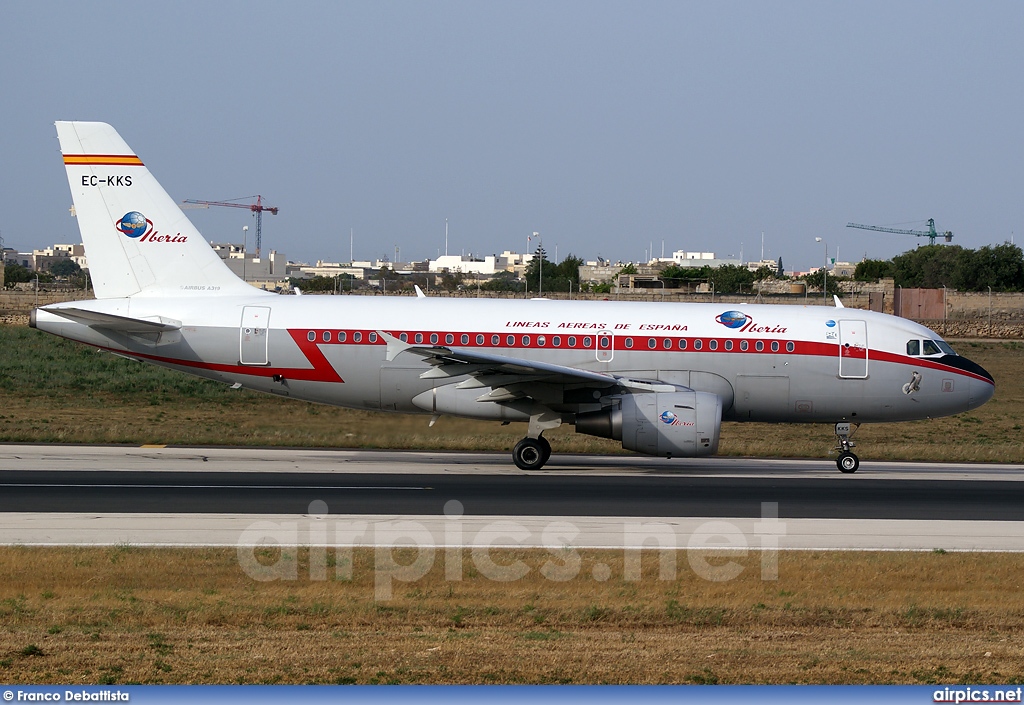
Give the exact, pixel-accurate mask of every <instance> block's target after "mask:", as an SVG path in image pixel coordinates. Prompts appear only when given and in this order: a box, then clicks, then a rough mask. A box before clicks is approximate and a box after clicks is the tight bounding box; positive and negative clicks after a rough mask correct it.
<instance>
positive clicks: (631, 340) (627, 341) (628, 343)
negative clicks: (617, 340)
mask: <svg viewBox="0 0 1024 705" xmlns="http://www.w3.org/2000/svg"><path fill="white" fill-rule="evenodd" d="M626 347H627V348H632V347H633V339H632V338H626Z"/></svg>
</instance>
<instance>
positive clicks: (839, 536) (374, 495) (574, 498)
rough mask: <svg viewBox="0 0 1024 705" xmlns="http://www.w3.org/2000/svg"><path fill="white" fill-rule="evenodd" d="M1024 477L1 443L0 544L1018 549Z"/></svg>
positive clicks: (967, 468)
mask: <svg viewBox="0 0 1024 705" xmlns="http://www.w3.org/2000/svg"><path fill="white" fill-rule="evenodd" d="M1022 480H1024V467H1021V466H1010V465H998V466H996V465H977V466H975V465H951V464H918V463H870V462H865V463H864V464H862V466H861V470H860V471H859V472H858V473H857V474H855V475H843V474H841V473H839V472H838V471H837V470H836V469H835V465H834V464H833V463H831V462H830V461H828V460H827V459H822V460H820V461H793V460H751V459H735V458H709V459H699V460H695V459H681V460H665V459H658V458H646V457H644V458H641V457H635V456H571V455H570V456H554V457H553V458H552V461H551V463H550V464H549V465H548V466H547V467H545V468H544V469H543V470H541V471H536V472H530V473H525V472H521V471H519V470H518V469H517V468H515V466H514V465H512V464H511V462H510V460H509V459H508V458H507V456H506V455H505V454H504V453H501V454H498V453H494V454H490V453H450V452H395V451H335V450H307V449H302V450H288V449H251V448H230V449H227V448H212V449H201V448H129V447H116V446H115V447H111V446H14V445H7V446H0V543H5V544H12V543H90V544H92V543H140V544H142V543H145V544H157V545H166V544H178V545H181V544H195V543H201V544H204V545H209V544H217V545H232V544H237V543H239V541H240V540H242V538H243V534H245V533H246V531H247V530H248V529H249V528H251V527H252V526H253V525H254V524H257V523H259V522H271V523H275V522H276V523H277V524H281V523H282V522H288V521H291V522H295V521H296V520H298V521H299V522H300V523H301V522H302V521H306V522H307V523H308V521H310V520H311V519H310V515H315V517H314V519H315V520H316V521H325V520H326V521H328V523H332V524H334V525H335V527H337V526H342V525H344V526H350V525H351V524H352V522H357V523H361V524H366V526H367V527H369V530H368V531H364V532H363V534H362V535H361V538H356V539H353V542H354V543H356V544H359V543H360V542H362V543H364V544H371V543H372V544H376V543H379V542H380V541H381V540H386V541H388V542H390V543H392V544H393V543H394V542H395V536H394V532H393V531H391V533H387V531H384V529H381V531H378V529H379V528H380V527H382V526H383V525H384V524H388V525H389V526H392V527H393V525H395V524H396V522H402V521H405V522H407V523H408V522H413V523H417V524H418V525H420V526H421V527H423V528H424V531H426V532H428V533H430V535H431V537H432V541H433V543H435V544H437V545H442V544H446V543H451V542H452V541H449V540H448V539H450V538H451V534H452V527H453V525H454V524H453V522H457V525H458V527H460V528H459V533H460V534H461V538H459V539H458V541H459V542H461V543H462V544H463V545H471V544H472V543H473V541H474V540H476V539H474V538H473V537H478V536H479V532H480V531H481V530H483V529H484V528H485V527H487V526H493V525H494V524H495V523H502V522H504V523H506V524H508V523H513V524H517V525H519V526H521V527H523V528H524V529H525V531H526V532H528V533H529V534H530V535H531V536H533V535H534V534H535V535H536V536H535V538H533V539H529V540H527V539H523V540H520V539H516V540H514V541H509V542H507V543H508V545H516V546H525V545H549V544H550V540H549V539H550V537H548V539H545V538H544V533H545V527H550V526H551V525H553V524H557V523H559V522H560V523H563V524H569V525H571V526H572V527H575V530H576V533H575V535H574V536H573V537H572V539H571V543H572V544H573V545H578V546H594V547H618V546H621V545H624V544H628V543H629V542H630V540H631V539H630V535H631V534H630V532H631V531H633V532H634V533H635V528H636V527H637V526H643V525H655V524H657V525H659V526H663V527H673V528H672V529H671V532H672V533H673V534H674V535H675V537H676V539H675V540H676V541H677V542H681V544H680V545H682V546H685V545H688V544H689V541H690V540H691V538H692V536H693V534H694V532H697V533H699V532H700V530H701V527H703V526H706V525H707V524H708V523H709V521H719V523H721V522H725V523H731V525H732V526H734V527H735V528H736V531H738V532H739V533H740V534H742V535H744V536H745V537H746V538H747V539H748V541H747V543H748V545H750V546H755V545H756V543H757V542H756V541H755V540H754V539H755V538H756V536H757V531H756V525H757V524H758V523H759V522H761V523H763V522H764V521H765V518H766V517H767V518H768V519H770V520H772V521H774V520H775V519H776V518H777V519H778V521H780V522H783V523H784V524H785V525H786V526H785V528H786V531H785V533H784V535H783V536H784V538H783V539H781V544H780V545H781V547H784V548H786V547H788V548H917V549H932V548H946V549H947V550H961V549H963V550H1024V531H1022V527H1024V482H1022ZM453 508H454V509H453ZM453 511H454V512H455V513H454V514H453ZM630 527H633V528H630ZM346 530H347V529H346ZM388 531H390V529H389V530H388ZM467 532H468V534H467ZM446 533H447V535H448V536H447V538H446ZM570 533H572V531H570ZM726 533H728V532H726ZM378 534H379V535H378ZM522 534H523V532H522V531H520V532H519V535H522ZM385 535H386V537H385ZM492 538H493V537H492ZM506 538H508V537H506ZM564 538H565V537H562V539H564ZM277 540H278V541H280V539H277ZM332 540H333V539H332ZM297 541H298V542H300V543H301V542H302V539H301V537H299V538H298V539H297ZM419 541H420V539H416V540H415V541H412V543H418V542H419ZM243 542H245V541H243ZM257 542H258V541H257ZM498 543H499V544H500V541H499V542H498ZM720 543H721V542H720ZM490 545H498V544H495V543H494V541H493V540H491V544H490Z"/></svg>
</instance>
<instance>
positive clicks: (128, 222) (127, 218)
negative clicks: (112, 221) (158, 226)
mask: <svg viewBox="0 0 1024 705" xmlns="http://www.w3.org/2000/svg"><path fill="white" fill-rule="evenodd" d="M152 224H153V223H152V222H150V221H149V220H147V219H146V216H144V215H142V213H139V212H138V211H131V212H130V213H125V214H124V216H122V218H121V220H119V221H117V225H115V226H114V227H116V228H117V230H118V232H120V233H124V234H125V235H127V236H128V237H130V238H137V237H142V236H143V235H145V234H146V230H147V229H148V228H149V227H150V226H151V225H152Z"/></svg>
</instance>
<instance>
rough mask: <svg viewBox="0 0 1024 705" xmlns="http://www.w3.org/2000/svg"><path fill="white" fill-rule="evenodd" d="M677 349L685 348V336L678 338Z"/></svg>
mask: <svg viewBox="0 0 1024 705" xmlns="http://www.w3.org/2000/svg"><path fill="white" fill-rule="evenodd" d="M679 349H680V350H686V338H680V339H679Z"/></svg>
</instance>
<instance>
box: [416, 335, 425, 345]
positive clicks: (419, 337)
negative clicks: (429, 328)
mask: <svg viewBox="0 0 1024 705" xmlns="http://www.w3.org/2000/svg"><path fill="white" fill-rule="evenodd" d="M416 342H417V343H422V342H423V334H422V333H417V334H416Z"/></svg>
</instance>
